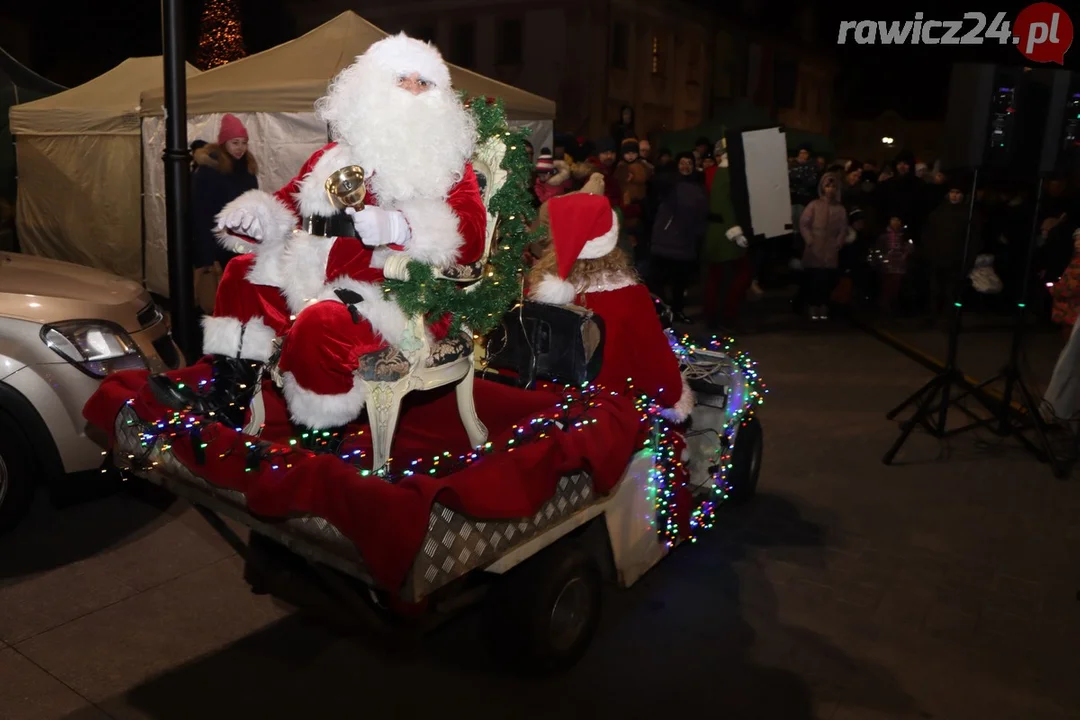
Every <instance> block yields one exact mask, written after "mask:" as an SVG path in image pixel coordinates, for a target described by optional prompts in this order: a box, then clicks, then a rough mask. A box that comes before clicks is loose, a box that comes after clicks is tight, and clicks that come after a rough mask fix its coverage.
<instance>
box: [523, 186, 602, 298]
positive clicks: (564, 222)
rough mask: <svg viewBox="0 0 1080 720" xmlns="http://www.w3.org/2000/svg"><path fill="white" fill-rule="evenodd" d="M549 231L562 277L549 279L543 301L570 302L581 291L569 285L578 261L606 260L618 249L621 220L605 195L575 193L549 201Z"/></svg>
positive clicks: (545, 282) (545, 283)
mask: <svg viewBox="0 0 1080 720" xmlns="http://www.w3.org/2000/svg"><path fill="white" fill-rule="evenodd" d="M548 217H549V219H548V230H549V233H550V236H551V244H552V247H553V249H554V251H555V263H556V267H557V269H558V273H559V276H558V277H557V278H545V280H544V283H543V284H544V286H545V287H544V289H543V292H542V293H541V294H542V295H543V296H544V297H543V298H538V299H541V300H542V301H543V302H556V303H563V304H564V303H569V302H572V301H573V299H574V297H575V296H576V295H577V289H576V288H575V287H574V286H573V285H572V284H571V283H569V282H567V278H568V277H570V272H571V271H572V270H573V269H574V263H575V262H577V261H578V260H595V259H596V258H602V257H604V256H605V255H607V254H608V253H610V252H611V251H612V250H614V249H615V244H616V242H617V241H618V239H619V221H618V218H617V217H616V216H615V211H614V210H612V209H611V203H610V202H609V201H608V199H607V198H606V197H604V196H603V195H590V194H588V193H574V194H571V195H560V196H558V197H554V198H552V199H551V200H549V201H548Z"/></svg>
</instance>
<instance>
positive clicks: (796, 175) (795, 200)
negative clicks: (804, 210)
mask: <svg viewBox="0 0 1080 720" xmlns="http://www.w3.org/2000/svg"><path fill="white" fill-rule="evenodd" d="M820 179H821V173H819V172H818V169H817V165H815V164H814V163H813V161H810V162H806V163H796V164H795V166H794V167H792V168H791V169H790V170H788V187H789V189H790V191H791V204H792V205H809V204H810V203H811V202H813V201H814V200H815V199H816V198H817V196H818V180H820Z"/></svg>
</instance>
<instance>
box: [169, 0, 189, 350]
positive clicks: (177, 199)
mask: <svg viewBox="0 0 1080 720" xmlns="http://www.w3.org/2000/svg"><path fill="white" fill-rule="evenodd" d="M161 20H162V33H163V45H164V48H165V57H164V60H165V154H164V159H165V231H166V238H167V241H168V252H169V301H170V305H171V309H172V332H173V337H174V338H175V340H176V342H177V344H178V345H179V346H180V349H181V350H182V351H183V353H184V355H185V356H186V357H187V359H188V361H189V362H190V361H191V360H192V359H193V357H194V353H195V352H196V351H197V345H196V336H195V287H194V285H195V280H194V269H193V268H192V265H191V262H192V261H191V252H190V250H191V248H190V242H191V232H190V230H191V227H190V224H191V222H190V217H191V215H190V212H189V209H190V202H189V201H190V194H191V169H190V168H191V165H190V163H191V159H190V156H189V155H188V144H187V74H186V72H185V70H186V68H185V67H184V65H185V63H184V8H183V0H162V12H161Z"/></svg>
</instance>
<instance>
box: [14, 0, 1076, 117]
mask: <svg viewBox="0 0 1080 720" xmlns="http://www.w3.org/2000/svg"><path fill="white" fill-rule="evenodd" d="M690 1H691V2H692V3H694V2H695V1H696V0H690ZM699 1H700V2H707V3H710V4H711V3H712V2H715V0H699ZM286 3H287V0H246V1H242V2H241V8H242V12H243V28H244V35H245V42H246V44H247V48H248V50H249V52H257V51H260V50H263V49H266V48H269V47H272V46H274V45H276V44H278V43H280V42H284V41H286V40H289V39H291V38H292V37H295V36H296V34H297V31H296V29H295V27H293V26H292V22H291V19H290V17H289V13H288V12H287V11H286V9H285V5H286ZM185 4H186V6H187V8H188V15H189V22H188V42H189V48H190V49H191V50H192V51H193V50H194V47H195V44H196V42H197V35H198V18H199V14H200V11H201V3H200V2H197V0H188V1H187V2H186V3H185ZM760 4H761V6H762V8H763V9H762V10H761V11H760V14H759V18H760V19H759V20H758V21H757V24H758V25H760V26H762V30H765V31H768V30H769V28H770V26H771V24H775V23H776V22H777V21H776V18H789V19H790V17H792V16H793V15H794V13H795V12H796V11H797V9H798V8H799V7H801V6H804V5H805V0H803V2H798V1H797V0H771V1H770V0H761V3H760ZM815 4H816V6H817V10H818V23H817V35H818V37H817V43H816V45H817V46H818V47H819V48H821V49H823V50H827V51H829V52H832V53H834V54H835V57H836V59H837V61H838V63H839V68H840V73H839V77H838V79H837V104H838V107H837V108H836V110H837V113H838V115H840V116H841V117H853V118H858V117H864V118H865V117H875V116H877V115H879V114H880V113H881V112H883V111H885V110H888V109H894V110H896V111H897V112H899V113H900V114H901V115H903V116H905V117H908V118H911V119H935V118H941V117H943V115H944V111H945V106H946V97H947V94H948V83H949V72H950V64H951V62H952V61H954V60H968V61H1005V62H1021V61H1022V60H1023V58H1022V57H1021V56H1020V54H1019V53H1018V52H1016V51H1015V49H1013V48H1011V47H1004V48H998V47H994V48H990V47H983V48H970V47H969V48H962V49H960V48H945V47H926V46H918V47H916V46H889V47H881V46H877V47H867V46H859V45H847V46H837V45H836V35H837V29H838V28H839V23H840V21H841V20H890V19H911V18H913V17H914V14H915V12H916V10H920V9H921V10H923V11H924V13H925V16H926V17H928V18H940V19H953V18H955V19H959V18H960V17H962V15H963V13H964V12H966V11H970V10H973V9H975V8H976V5H977V7H978V8H979V9H981V10H982V11H983V12H985V13H986V14H987V15H988V16H992V15H993V13H994V12H996V11H998V10H1007V11H1009V14H1010V17H1012V16H1014V15H1015V13H1016V10H1017V9H1018V8H1020V7H1023V6H1025V5H1026V4H1027V3H1024V2H1011V3H1005V4H1002V3H991V4H988V3H986V2H985V1H984V2H982V3H978V4H971V3H967V4H961V3H957V2H938V3H933V4H931V3H927V4H926V5H925V6H923V7H920V5H921V4H914V3H906V2H890V3H888V5H887V6H885V4H883V3H882V4H878V3H872V2H866V1H865V0H863V1H862V2H852V1H850V0H840V1H834V2H819V3H815ZM106 6H107V7H108V11H107V12H105V11H103V10H102V8H103V7H106ZM868 8H873V12H874V13H875V15H874V16H869V15H868V12H869V11H868ZM929 8H933V9H929ZM988 8H989V9H988ZM160 12H161V5H160V3H159V2H156V1H154V0H110V2H109V3H107V4H102V3H83V4H80V5H75V6H72V7H71V9H70V10H68V11H67V12H65V13H60V14H58V13H57V12H56V8H55V6H53V5H50V4H48V3H26V4H23V3H15V2H9V3H4V8H3V9H0V25H3V24H4V22H3V21H4V19H5V18H8V17H14V18H17V19H24V20H26V21H29V22H30V24H31V33H30V36H31V37H30V43H29V45H30V48H31V51H30V53H29V56H26V55H23V56H22V57H19V59H20V60H22V61H24V62H26V63H27V64H28V65H29V66H30V67H31V69H33V70H35V71H37V72H39V73H41V74H43V75H45V76H46V77H48V78H49V79H51V80H54V81H55V82H59V83H61V84H64V85H68V86H74V85H78V84H80V83H82V82H86V81H87V80H89V79H91V78H93V77H96V76H97V75H99V74H101V73H103V72H105V71H106V70H108V69H110V68H112V67H114V66H115V65H117V64H119V63H120V62H121V61H123V60H124V59H125V58H127V57H130V56H139V55H156V54H159V53H160V52H161V15H160ZM1073 15H1074V19H1075V21H1076V22H1077V23H1078V24H1080V14H1078V13H1076V12H1075V11H1074V12H1073ZM327 19H329V18H327ZM780 24H781V25H783V26H785V27H784V30H787V28H790V27H791V23H790V22H781V23H780ZM0 36H2V33H0ZM17 54H20V53H17ZM1069 54H1070V55H1071V57H1068V60H1069V61H1070V63H1071V64H1073V65H1075V64H1076V63H1077V61H1078V60H1080V47H1074V48H1073V49H1072V50H1071V51H1070V53H1069ZM191 56H193V54H192V55H191Z"/></svg>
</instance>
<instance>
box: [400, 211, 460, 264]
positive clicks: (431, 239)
mask: <svg viewBox="0 0 1080 720" xmlns="http://www.w3.org/2000/svg"><path fill="white" fill-rule="evenodd" d="M396 209H397V210H399V211H400V212H401V214H402V215H404V216H405V219H406V220H407V221H408V223H409V230H410V232H411V236H410V237H409V239H408V241H407V242H406V243H405V252H406V253H408V255H409V257H411V258H412V259H414V260H419V261H420V262H422V263H426V264H428V265H431V266H433V267H437V268H444V267H447V266H449V265H451V264H453V263H455V262H457V257H458V250H460V249H461V246H462V245H463V244H464V242H465V241H464V239H463V238H462V237H461V232H460V231H459V230H458V217H457V215H455V214H454V211H453V210H452V209H451V207H450V205H449V204H447V202H446V201H445V200H412V201H409V202H403V203H400V204H398V206H397V208H396Z"/></svg>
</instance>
